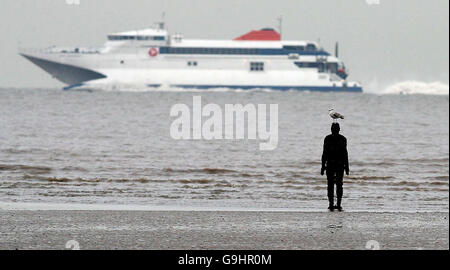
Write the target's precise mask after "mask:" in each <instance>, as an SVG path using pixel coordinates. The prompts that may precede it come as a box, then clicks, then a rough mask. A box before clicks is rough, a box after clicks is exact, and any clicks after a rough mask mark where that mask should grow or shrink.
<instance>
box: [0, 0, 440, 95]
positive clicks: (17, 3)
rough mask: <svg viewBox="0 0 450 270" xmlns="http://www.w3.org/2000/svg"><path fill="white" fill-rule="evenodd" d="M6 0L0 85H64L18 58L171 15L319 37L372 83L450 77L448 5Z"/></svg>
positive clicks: (211, 29) (170, 19)
mask: <svg viewBox="0 0 450 270" xmlns="http://www.w3.org/2000/svg"><path fill="white" fill-rule="evenodd" d="M66 1H71V0H2V1H1V4H0V37H1V45H0V48H1V50H0V59H1V64H0V87H6V86H13V87H60V86H61V84H60V83H58V82H57V81H56V80H54V79H52V78H51V77H50V76H49V75H48V74H46V73H45V72H44V71H42V70H40V69H39V68H37V67H35V66H34V65H32V64H31V63H29V62H27V61H26V60H24V59H22V58H21V57H19V56H18V55H17V47H18V45H20V46H23V47H47V46H50V45H69V46H72V45H73V46H91V45H95V46H100V45H102V44H103V42H104V41H105V36H106V35H107V34H108V33H110V32H116V31H127V30H132V29H139V28H146V27H148V26H151V25H152V24H153V22H155V21H158V20H160V18H161V13H162V12H163V11H165V12H166V22H167V24H168V27H169V31H170V32H178V33H183V34H184V36H185V37H186V38H206V39H232V38H234V37H236V36H238V35H241V34H243V33H246V32H248V31H249V30H252V29H259V28H263V27H276V26H277V21H276V17H278V16H279V15H283V17H284V21H283V37H284V39H291V40H303V39H309V40H318V39H319V38H320V40H321V43H322V45H323V46H324V47H325V48H326V49H327V50H329V51H333V48H334V43H335V41H339V42H340V56H341V58H343V60H344V61H345V63H346V65H347V67H348V68H350V73H351V79H352V80H358V81H362V82H363V83H364V84H365V85H366V86H368V87H370V86H371V87H384V86H386V85H388V84H391V83H394V82H400V81H405V80H418V81H426V82H432V81H441V82H444V83H447V84H448V81H449V69H448V66H449V11H448V10H449V1H448V0H427V1H425V0H379V1H380V4H379V5H368V4H367V1H369V2H371V1H372V2H376V0H278V1H273V0H272V1H268V0H267V1H266V0H226V1H222V0H220V1H215V0H133V1H123V0H79V1H80V5H68V4H67V3H66Z"/></svg>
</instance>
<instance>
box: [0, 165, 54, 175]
mask: <svg viewBox="0 0 450 270" xmlns="http://www.w3.org/2000/svg"><path fill="white" fill-rule="evenodd" d="M0 171H19V172H27V173H32V174H48V173H50V172H51V171H52V168H49V167H45V166H29V165H22V164H12V165H9V164H0Z"/></svg>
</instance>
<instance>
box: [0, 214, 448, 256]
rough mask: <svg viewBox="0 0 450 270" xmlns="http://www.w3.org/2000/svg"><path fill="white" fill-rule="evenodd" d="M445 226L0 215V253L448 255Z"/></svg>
mask: <svg viewBox="0 0 450 270" xmlns="http://www.w3.org/2000/svg"><path fill="white" fill-rule="evenodd" d="M448 220H449V213H448V212H447V213H354V212H333V213H330V212H308V213H305V212H238V211H219V212H215V211H111V210H101V211H90V210H87V211H86V210H84V211H83V210H78V211H67V210H40V211H30V210H11V211H7V210H0V249H7V250H14V249H19V250H22V249H32V250H33V249H39V250H40V249H58V250H62V249H66V244H68V243H69V244H70V243H72V244H73V243H76V244H78V245H79V247H80V249H88V250H91V249H126V250H136V249H149V250H205V249H211V250H223V249H229V250H278V249H281V250H305V249H314V250H330V249H331V250H340V249H344V250H364V249H367V248H366V246H367V245H368V244H369V243H372V244H373V243H377V244H376V245H375V247H377V245H378V247H379V248H380V249H381V250H384V249H386V250H391V249H394V250H398V249H400V250H402V249H449V223H448ZM72 240H74V241H75V242H74V241H72ZM374 241H375V242H374ZM72 246H73V245H72ZM372 246H373V245H372Z"/></svg>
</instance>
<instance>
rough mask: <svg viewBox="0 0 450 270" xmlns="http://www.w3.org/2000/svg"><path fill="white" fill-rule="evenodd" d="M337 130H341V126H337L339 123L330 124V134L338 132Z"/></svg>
mask: <svg viewBox="0 0 450 270" xmlns="http://www.w3.org/2000/svg"><path fill="white" fill-rule="evenodd" d="M339 131H341V127H340V126H339V123H333V124H331V133H332V134H339Z"/></svg>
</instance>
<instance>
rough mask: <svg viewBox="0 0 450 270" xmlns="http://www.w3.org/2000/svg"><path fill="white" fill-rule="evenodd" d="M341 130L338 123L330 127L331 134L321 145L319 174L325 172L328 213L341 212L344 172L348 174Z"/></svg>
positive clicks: (345, 143) (345, 146) (344, 143)
mask: <svg viewBox="0 0 450 270" xmlns="http://www.w3.org/2000/svg"><path fill="white" fill-rule="evenodd" d="M340 130H341V128H340V126H339V124H338V123H333V124H332V125H331V134H330V135H328V136H327V137H325V141H324V143H323V154H322V169H321V170H320V174H321V175H324V173H325V171H326V172H327V180H328V201H329V203H330V204H329V207H328V209H329V210H330V211H333V210H334V209H337V210H339V211H342V207H341V202H342V195H343V188H342V185H343V177H344V171H345V173H346V174H347V175H348V174H349V166H348V152H347V139H346V138H345V137H344V136H342V135H340V134H339V131H340ZM334 185H336V197H337V204H336V206H335V205H334Z"/></svg>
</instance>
